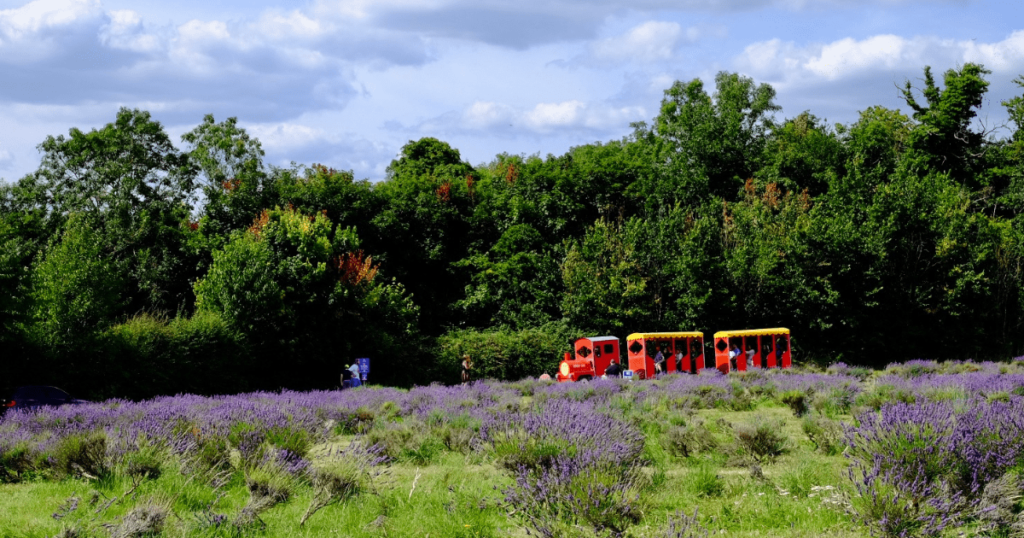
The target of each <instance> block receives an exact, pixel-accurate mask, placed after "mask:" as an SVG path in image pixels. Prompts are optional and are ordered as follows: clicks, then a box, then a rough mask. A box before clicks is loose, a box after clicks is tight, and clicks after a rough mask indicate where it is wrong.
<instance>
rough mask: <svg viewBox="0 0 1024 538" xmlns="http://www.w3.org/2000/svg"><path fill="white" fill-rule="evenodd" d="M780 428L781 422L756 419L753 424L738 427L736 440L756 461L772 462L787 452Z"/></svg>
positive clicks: (785, 441) (786, 440) (784, 437)
mask: <svg viewBox="0 0 1024 538" xmlns="http://www.w3.org/2000/svg"><path fill="white" fill-rule="evenodd" d="M782 426H783V425H782V421H777V420H771V421H770V420H766V419H764V418H761V417H758V418H756V419H755V422H754V424H745V425H741V426H738V427H737V428H736V438H737V440H739V443H740V446H742V447H743V448H745V449H746V450H747V451H748V452H749V453H750V455H751V456H753V457H754V459H755V460H756V461H758V462H761V461H769V462H770V461H774V460H775V458H776V457H778V456H781V455H782V454H784V453H785V452H786V451H787V450H788V448H787V444H788V439H787V438H786V436H785V434H783V433H782Z"/></svg>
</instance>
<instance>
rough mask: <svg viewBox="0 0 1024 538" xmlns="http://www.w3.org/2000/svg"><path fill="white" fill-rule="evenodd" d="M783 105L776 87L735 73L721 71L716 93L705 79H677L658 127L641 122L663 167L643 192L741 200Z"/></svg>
mask: <svg viewBox="0 0 1024 538" xmlns="http://www.w3.org/2000/svg"><path fill="white" fill-rule="evenodd" d="M779 109H780V107H779V106H778V105H776V104H775V89H774V88H772V87H771V86H769V85H767V84H755V83H754V81H753V80H752V79H750V78H747V77H744V76H741V75H738V74H735V73H726V72H721V73H719V74H718V75H717V76H716V77H715V93H714V94H713V95H708V93H707V92H706V91H705V90H704V83H703V82H702V81H701V80H700V79H694V80H692V81H690V82H688V83H683V82H679V81H677V82H676V83H674V84H673V85H672V87H671V88H669V89H668V90H665V98H664V99H662V102H661V111H660V113H659V114H658V117H657V118H656V119H655V121H654V126H653V128H652V129H651V130H648V129H649V128H648V127H647V126H646V125H643V124H639V125H637V133H636V137H637V139H639V140H646V141H648V142H649V143H650V151H651V157H650V158H651V159H652V160H653V162H654V163H656V165H657V167H658V173H657V174H655V175H654V176H652V178H651V179H650V180H649V181H648V182H647V183H646V184H645V185H641V193H642V195H643V196H649V197H652V200H653V201H654V202H655V203H668V204H672V203H674V202H679V203H682V204H684V205H687V206H694V205H700V203H701V202H702V200H703V199H704V197H706V196H707V195H714V196H719V197H722V198H725V199H727V200H734V199H736V197H737V194H738V193H739V191H740V190H741V188H742V187H743V181H744V180H745V179H747V178H749V177H751V176H752V175H753V174H754V172H755V171H756V170H757V169H758V167H759V165H758V160H759V159H760V158H761V155H762V154H763V151H764V146H765V144H766V141H767V138H768V135H769V134H770V132H771V129H772V128H773V121H772V118H771V113H773V112H775V111H777V110H779Z"/></svg>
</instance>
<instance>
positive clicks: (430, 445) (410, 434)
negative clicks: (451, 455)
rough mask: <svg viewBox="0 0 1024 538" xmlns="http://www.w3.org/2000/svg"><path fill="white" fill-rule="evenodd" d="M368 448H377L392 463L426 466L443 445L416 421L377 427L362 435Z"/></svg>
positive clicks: (424, 426)
mask: <svg viewBox="0 0 1024 538" xmlns="http://www.w3.org/2000/svg"><path fill="white" fill-rule="evenodd" d="M364 439H365V442H366V443H367V444H369V445H370V446H377V447H379V448H380V450H381V454H382V455H384V456H386V457H387V458H388V459H390V460H392V461H407V462H412V463H415V464H417V465H426V464H428V463H430V462H431V461H433V459H434V458H435V457H437V456H438V455H439V454H440V453H441V451H442V450H443V449H444V445H443V444H442V442H441V441H440V440H439V439H438V438H437V437H434V436H433V435H432V434H430V433H429V430H428V429H427V428H426V425H425V424H423V423H421V422H418V421H408V422H392V423H387V424H384V425H378V426H377V427H374V428H372V429H370V430H369V431H367V432H366V434H364Z"/></svg>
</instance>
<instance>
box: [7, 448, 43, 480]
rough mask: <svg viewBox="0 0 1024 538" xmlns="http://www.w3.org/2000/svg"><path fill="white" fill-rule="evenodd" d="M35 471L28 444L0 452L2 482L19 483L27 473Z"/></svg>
mask: <svg viewBox="0 0 1024 538" xmlns="http://www.w3.org/2000/svg"><path fill="white" fill-rule="evenodd" d="M34 469H35V465H34V462H33V457H32V450H31V449H30V448H29V446H28V443H24V442H22V443H17V444H15V445H14V446H12V447H9V448H7V449H6V450H0V482H18V481H20V480H21V479H22V477H23V476H24V475H25V473H28V472H30V471H32V470H34Z"/></svg>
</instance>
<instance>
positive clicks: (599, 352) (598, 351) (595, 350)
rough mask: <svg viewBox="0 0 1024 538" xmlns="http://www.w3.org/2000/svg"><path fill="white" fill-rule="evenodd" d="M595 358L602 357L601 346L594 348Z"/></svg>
mask: <svg viewBox="0 0 1024 538" xmlns="http://www.w3.org/2000/svg"><path fill="white" fill-rule="evenodd" d="M594 356H595V357H600V356H601V345H600V344H598V345H596V346H594Z"/></svg>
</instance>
